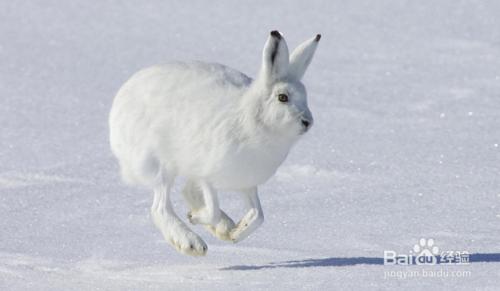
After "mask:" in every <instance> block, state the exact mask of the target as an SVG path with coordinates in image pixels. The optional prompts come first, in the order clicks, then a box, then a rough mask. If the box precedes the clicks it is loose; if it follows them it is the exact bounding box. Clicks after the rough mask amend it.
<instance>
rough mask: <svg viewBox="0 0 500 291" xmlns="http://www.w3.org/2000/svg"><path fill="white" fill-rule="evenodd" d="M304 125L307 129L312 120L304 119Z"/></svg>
mask: <svg viewBox="0 0 500 291" xmlns="http://www.w3.org/2000/svg"><path fill="white" fill-rule="evenodd" d="M302 125H303V126H304V127H305V128H306V130H307V129H308V128H309V125H311V122H310V121H309V120H305V119H302Z"/></svg>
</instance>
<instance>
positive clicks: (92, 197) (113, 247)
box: [0, 0, 500, 290]
mask: <svg viewBox="0 0 500 291" xmlns="http://www.w3.org/2000/svg"><path fill="white" fill-rule="evenodd" d="M499 11H500V2H498V1H493V0H492V1H482V0H471V1H453V0H439V1H433V2H432V3H430V2H427V3H424V2H421V1H396V0H394V1H389V0H382V1H307V2H303V1H281V2H275V1H273V2H267V1H251V2H250V1H249V2H238V3H236V1H217V2H212V1H210V2H202V1H192V2H191V1H183V2H178V3H170V2H168V1H147V2H144V1H127V2H120V1H94V2H93V3H91V2H89V1H4V2H2V3H0V19H1V20H0V63H1V64H2V65H1V66H0V125H1V129H0V229H1V231H0V289H1V290H29V289H32V290H173V289H177V290H179V289H180V290H184V289H187V290H189V289H199V290H226V289H237V290H264V289H269V288H272V289H274V290H290V289H294V290H295V289H303V290H327V289H341V288H342V289H348V290H349V289H354V290H360V289H367V290H374V289H393V288H397V289H403V288H408V289H411V290H423V289H429V288H436V287H437V286H439V287H440V288H442V289H483V290H494V289H497V288H498V282H499V279H500V272H499V270H500V268H499V262H500V254H499V253H500V246H499V241H500V209H499V201H500V179H499V177H500V148H499V147H498V144H500V123H499V122H498V119H499V117H500V99H499V98H500V96H499V92H500V42H499V39H500V17H498V16H499ZM272 29H279V30H280V31H282V32H283V33H284V35H285V38H286V39H287V41H288V44H289V46H290V47H294V46H295V45H297V44H298V43H299V42H300V41H302V40H305V39H307V38H309V37H312V36H314V35H315V34H316V33H321V34H322V35H323V37H322V39H321V43H320V46H319V48H318V50H317V52H316V56H315V59H314V60H313V62H312V64H311V66H310V68H309V70H308V72H307V73H306V76H305V80H304V82H305V84H306V86H307V88H308V92H309V103H310V108H311V110H312V112H313V114H314V117H315V125H314V127H313V128H312V130H311V131H310V132H309V133H308V134H307V135H306V136H305V137H304V138H303V139H302V140H301V141H300V142H299V144H297V146H296V147H295V148H294V150H293V152H292V153H291V155H290V156H289V157H288V159H287V161H286V162H285V164H284V165H283V166H282V168H280V170H279V171H278V173H277V174H276V175H275V177H274V178H272V179H271V180H270V181H269V182H268V183H267V184H265V185H263V186H262V187H261V189H260V192H261V199H262V205H263V208H264V212H265V216H266V221H265V223H264V225H263V226H262V227H261V228H260V229H259V230H258V231H257V232H255V233H254V234H253V235H252V236H251V237H250V238H248V239H247V240H245V241H243V242H241V243H239V244H228V243H225V242H220V241H217V240H216V239H214V238H212V237H211V236H210V235H209V234H208V233H207V232H205V231H204V230H203V228H201V227H193V229H195V231H196V232H198V233H199V234H201V235H202V237H203V238H204V239H205V240H206V241H207V243H208V246H209V250H208V254H207V256H206V257H203V258H192V257H186V256H182V255H180V254H178V253H176V252H175V251H174V250H173V249H172V248H171V247H169V246H168V245H167V243H166V242H164V241H163V240H162V237H161V235H160V233H159V232H158V231H157V230H156V229H155V228H154V226H153V224H152V222H151V220H150V217H149V207H150V204H151V199H152V195H151V193H149V192H148V190H146V189H134V188H129V187H126V186H125V185H124V184H123V183H122V182H121V181H120V179H119V171H118V166H117V164H116V161H115V160H114V158H113V157H112V155H111V152H110V150H109V145H108V137H107V134H108V129H107V115H108V112H109V109H110V106H111V102H112V98H113V96H114V94H115V93H116V91H117V89H118V88H119V87H120V85H121V84H122V83H123V82H124V81H125V80H126V79H127V78H128V77H129V76H130V75H131V74H132V73H134V72H135V71H137V70H138V69H140V68H142V67H146V66H149V65H151V64H155V63H161V62H166V61H169V60H189V59H199V60H204V61H216V62H220V63H224V64H226V65H229V66H231V67H234V68H236V69H239V70H241V71H243V72H245V73H247V74H249V75H255V72H256V71H257V69H258V66H259V64H260V54H261V49H262V47H263V45H264V42H265V39H266V37H267V33H269V31H270V30H272ZM179 186H180V185H177V187H176V190H178V188H179ZM174 196H175V197H174V202H175V204H176V208H177V211H178V213H179V215H181V216H184V214H185V213H186V211H187V210H186V208H185V206H184V204H183V202H182V201H181V198H180V197H179V196H180V195H178V193H176V194H175V195H174ZM221 203H222V206H223V208H224V209H225V210H226V212H227V213H228V214H230V215H231V216H232V217H234V218H240V217H241V216H242V215H243V213H244V211H243V209H242V206H243V205H242V203H241V201H240V199H239V197H238V196H237V195H235V194H234V193H221ZM421 238H432V239H434V241H435V244H436V245H437V246H439V247H440V249H442V250H466V251H469V252H471V253H473V254H475V255H473V256H472V257H471V260H472V261H473V262H472V263H471V264H469V265H466V266H458V265H457V266H440V265H438V266H426V267H419V266H385V265H383V264H382V263H383V262H382V258H383V252H384V250H394V251H396V252H398V253H408V251H409V250H411V249H412V247H413V246H414V245H415V244H416V243H418V241H419V240H420V239H421ZM422 268H424V269H425V270H428V271H429V270H431V271H432V270H434V271H436V270H440V269H443V270H445V271H449V272H452V271H470V276H466V277H462V278H451V277H441V278H422V277H418V278H401V279H398V278H386V275H385V274H386V273H385V272H388V271H400V272H409V271H415V270H419V271H421V270H424V269H422Z"/></svg>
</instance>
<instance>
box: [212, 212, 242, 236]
mask: <svg viewBox="0 0 500 291" xmlns="http://www.w3.org/2000/svg"><path fill="white" fill-rule="evenodd" d="M234 227H235V224H234V222H233V220H232V219H231V218H230V217H229V216H227V214H226V213H224V212H223V211H221V217H220V221H219V223H217V225H216V226H211V225H206V226H205V228H206V229H208V231H210V232H211V233H212V234H213V235H214V236H215V237H217V238H218V239H220V240H227V241H231V240H232V239H231V235H230V232H231V230H232V229H234Z"/></svg>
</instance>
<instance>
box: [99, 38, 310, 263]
mask: <svg viewBox="0 0 500 291" xmlns="http://www.w3.org/2000/svg"><path fill="white" fill-rule="evenodd" d="M318 41H319V36H317V37H316V38H313V39H312V40H308V41H306V42H304V43H303V44H302V45H300V46H299V47H298V48H297V50H296V51H294V53H292V57H291V59H290V60H289V55H288V48H287V45H286V42H285V40H284V39H283V37H282V36H281V35H280V34H279V33H278V32H276V31H275V32H272V33H271V35H270V36H269V38H268V40H267V42H266V45H265V47H264V51H263V60H262V65H261V70H260V73H259V76H258V77H257V78H256V79H255V80H252V79H251V78H249V77H247V76H246V75H244V74H243V73H240V72H238V71H236V70H234V69H231V68H228V67H225V66H223V65H219V64H210V63H202V62H189V63H180V62H177V63H170V64H167V65H163V66H154V67H151V68H147V69H144V70H142V71H139V72H138V73H136V74H135V75H134V76H132V78H130V79H129V80H128V81H127V82H126V83H125V84H124V85H123V86H122V88H121V89H120V90H119V92H118V94H117V95H116V97H115V100H114V103H113V107H112V109H111V113H110V118H109V125H110V143H111V149H112V151H113V153H114V154H115V156H116V157H117V158H118V160H119V163H120V168H121V173H122V177H123V179H124V180H125V181H126V182H128V183H131V184H140V185H145V186H148V187H151V188H153V189H154V193H155V200H154V203H153V207H152V216H153V220H154V222H155V224H156V226H157V227H158V228H159V229H160V230H161V232H162V233H163V235H164V236H165V238H166V240H167V241H169V242H170V243H171V244H172V245H173V246H174V247H176V249H177V250H178V251H180V252H182V253H185V254H191V255H204V254H205V253H206V249H207V247H206V244H205V243H204V242H203V241H202V240H201V238H200V237H199V236H197V235H196V234H194V233H193V232H192V231H191V230H190V229H189V228H188V227H187V226H186V225H185V224H184V223H183V222H182V221H181V220H180V219H179V218H178V217H177V215H176V214H175V212H174V211H173V209H172V205H171V203H170V199H169V195H170V188H171V187H172V184H173V182H174V179H175V177H176V176H183V177H185V178H187V179H188V183H187V184H186V188H185V189H184V190H183V194H184V197H185V198H186V201H187V202H188V204H189V206H190V208H191V211H190V213H189V214H188V217H189V220H190V221H191V222H192V223H200V224H204V225H205V226H206V227H207V229H209V230H210V231H211V232H212V233H213V234H214V235H216V236H217V237H219V238H221V239H225V240H232V241H235V242H236V241H240V240H242V239H244V238H245V237H247V236H248V235H249V234H250V233H251V232H252V231H253V230H255V229H256V228H257V227H258V226H259V225H260V224H261V223H262V222H263V213H262V209H261V206H260V202H259V199H258V195H257V186H258V185H260V184H262V183H264V182H265V181H266V180H268V179H269V178H270V177H271V176H272V175H273V174H274V173H275V171H276V170H277V168H278V167H279V166H280V165H281V163H282V162H283V161H284V159H285V158H286V156H287V154H288V152H289V150H290V148H291V147H292V145H293V144H294V142H295V141H296V140H297V139H298V138H299V137H300V136H301V134H302V133H304V132H305V131H306V130H307V127H306V126H305V125H304V121H307V122H309V124H312V115H311V113H310V111H309V108H308V107H307V97H306V91H305V88H304V86H303V84H302V83H301V82H300V78H301V77H302V75H303V74H304V72H305V70H306V68H307V66H308V65H309V63H310V61H311V58H312V56H313V54H314V50H315V48H316V46H317V43H318ZM279 94H286V95H288V99H289V101H288V102H287V103H283V102H280V101H279V100H278V95H279ZM309 127H310V126H309ZM217 190H236V191H239V192H242V193H243V194H244V197H246V201H247V202H248V206H249V210H248V212H247V214H246V215H245V216H244V217H243V219H242V220H241V221H240V222H239V223H238V224H236V225H235V223H234V222H233V221H232V220H231V218H229V217H228V216H227V215H226V214H225V213H224V212H223V211H221V210H220V209H219V204H218V200H217V193H216V191H217Z"/></svg>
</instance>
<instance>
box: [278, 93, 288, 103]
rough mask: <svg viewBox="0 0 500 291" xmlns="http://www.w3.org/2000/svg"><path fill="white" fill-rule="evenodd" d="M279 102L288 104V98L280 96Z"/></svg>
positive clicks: (284, 95)
mask: <svg viewBox="0 0 500 291" xmlns="http://www.w3.org/2000/svg"><path fill="white" fill-rule="evenodd" d="M278 100H279V101H280V102H288V96H287V95H286V94H279V95H278Z"/></svg>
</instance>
